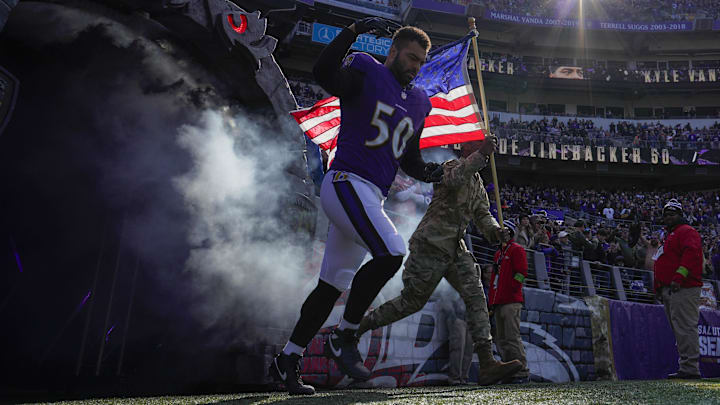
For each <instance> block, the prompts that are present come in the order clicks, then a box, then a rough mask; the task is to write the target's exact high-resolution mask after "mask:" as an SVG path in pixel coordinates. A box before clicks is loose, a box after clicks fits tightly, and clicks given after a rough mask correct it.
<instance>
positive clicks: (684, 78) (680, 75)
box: [639, 68, 720, 83]
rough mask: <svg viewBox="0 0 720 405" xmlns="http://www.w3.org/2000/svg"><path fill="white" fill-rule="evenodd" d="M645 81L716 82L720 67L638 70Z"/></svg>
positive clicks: (719, 74)
mask: <svg viewBox="0 0 720 405" xmlns="http://www.w3.org/2000/svg"><path fill="white" fill-rule="evenodd" d="M639 72H640V73H641V74H642V75H643V80H644V82H645V83H688V82H689V83H696V82H697V83H702V82H713V83H714V82H717V81H718V76H720V69H716V68H711V69H690V70H675V69H670V70H640V71H639Z"/></svg>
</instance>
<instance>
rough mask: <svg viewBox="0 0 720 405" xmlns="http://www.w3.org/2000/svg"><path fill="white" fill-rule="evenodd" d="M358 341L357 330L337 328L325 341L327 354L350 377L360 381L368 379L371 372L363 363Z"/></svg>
mask: <svg viewBox="0 0 720 405" xmlns="http://www.w3.org/2000/svg"><path fill="white" fill-rule="evenodd" d="M358 341H359V338H358V337H357V336H356V335H355V330H353V329H345V330H337V329H335V330H334V331H333V333H331V334H330V336H328V338H327V340H326V341H325V356H326V357H329V358H331V359H333V360H335V363H337V365H338V368H339V369H340V371H342V372H343V373H344V374H346V375H347V376H348V377H350V378H352V379H355V380H358V381H367V379H368V378H370V374H371V373H370V370H368V369H367V367H365V365H364V364H363V360H362V357H361V356H360V351H358V348H357V345H358Z"/></svg>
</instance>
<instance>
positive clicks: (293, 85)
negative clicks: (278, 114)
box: [288, 79, 329, 107]
mask: <svg viewBox="0 0 720 405" xmlns="http://www.w3.org/2000/svg"><path fill="white" fill-rule="evenodd" d="M288 84H290V90H292V92H293V94H294V95H295V100H296V101H297V104H298V107H311V106H312V105H313V104H315V103H317V102H318V101H320V100H322V99H324V98H327V97H329V95H328V94H327V93H325V91H323V89H322V88H320V86H318V85H315V84H310V83H309V82H308V81H306V80H302V79H288Z"/></svg>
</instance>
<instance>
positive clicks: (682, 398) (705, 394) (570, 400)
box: [61, 379, 720, 405]
mask: <svg viewBox="0 0 720 405" xmlns="http://www.w3.org/2000/svg"><path fill="white" fill-rule="evenodd" d="M61 403H63V404H77V405H91V404H158V405H164V404H224V405H236V404H237V405H240V404H318V405H330V404H471V403H472V404H513V405H516V404H518V405H519V404H675V405H690V404H720V379H712V380H702V381H692V382H691V381H626V382H581V383H570V384H526V385H518V386H495V387H489V388H477V387H473V386H468V387H467V388H465V387H463V388H456V387H425V388H400V389H366V390H333V391H322V392H319V393H318V394H316V395H315V396H312V397H290V396H289V395H287V394H284V393H278V392H272V393H269V392H264V393H249V394H233V395H205V396H185V397H172V396H168V397H147V398H124V399H112V398H110V399H94V400H84V401H68V402H61Z"/></svg>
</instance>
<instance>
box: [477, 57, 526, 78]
mask: <svg viewBox="0 0 720 405" xmlns="http://www.w3.org/2000/svg"><path fill="white" fill-rule="evenodd" d="M467 67H468V69H470V70H475V58H474V57H473V56H472V55H468V61H467ZM480 71H481V72H491V73H500V74H503V75H510V76H512V75H514V74H515V66H514V65H513V63H512V62H508V61H507V60H502V59H485V58H480Z"/></svg>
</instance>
